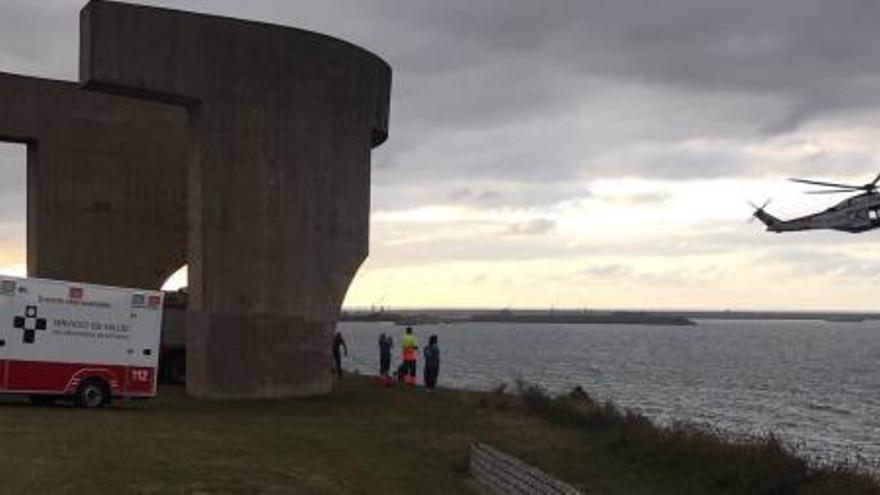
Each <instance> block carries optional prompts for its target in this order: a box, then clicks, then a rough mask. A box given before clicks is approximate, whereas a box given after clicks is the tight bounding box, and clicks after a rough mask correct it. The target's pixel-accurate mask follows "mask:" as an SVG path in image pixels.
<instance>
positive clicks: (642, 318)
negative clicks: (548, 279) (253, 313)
mask: <svg viewBox="0 0 880 495" xmlns="http://www.w3.org/2000/svg"><path fill="white" fill-rule="evenodd" d="M339 319H340V321H361V322H364V321H376V322H389V323H395V324H398V325H430V324H447V323H475V322H476V323H490V322H494V323H536V324H553V323H557V324H561V323H573V324H609V325H614V324H632V325H695V324H696V323H695V322H694V320H801V321H826V322H833V323H858V322H864V321H875V320H880V313H856V312H812V311H666V310H658V311H610V310H534V309H504V310H487V309H474V310H467V309H405V310H394V311H391V310H378V311H375V310H345V311H343V312H342V313H341V314H340V318H339Z"/></svg>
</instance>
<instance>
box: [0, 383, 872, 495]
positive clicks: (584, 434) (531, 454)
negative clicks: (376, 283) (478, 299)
mask: <svg viewBox="0 0 880 495" xmlns="http://www.w3.org/2000/svg"><path fill="white" fill-rule="evenodd" d="M529 397H530V398H529V399H528V400H520V399H514V398H512V397H510V396H509V395H499V394H481V393H471V392H460V391H449V390H442V391H438V392H436V393H427V392H425V391H423V390H403V389H383V388H378V387H376V386H374V385H373V384H372V383H371V382H370V381H369V380H367V379H365V378H359V377H350V378H346V379H345V380H343V382H342V383H341V384H340V385H339V387H338V388H337V390H335V391H334V393H332V394H330V395H327V396H324V397H316V398H310V399H300V400H285V401H257V402H250V401H248V402H245V401H242V402H233V401H217V402H215V401H198V400H193V399H189V398H187V397H185V396H184V395H183V391H182V390H181V389H179V388H168V389H164V390H163V391H162V395H161V397H160V398H158V399H157V400H154V401H151V402H147V403H127V402H123V403H120V404H119V405H115V406H114V407H112V408H110V409H104V410H97V411H86V410H78V409H74V408H71V407H65V406H63V405H61V406H56V407H33V406H31V405H29V404H27V403H26V402H24V401H22V400H21V399H20V398H15V397H6V398H2V399H0V492H2V493H96V492H98V493H110V492H112V493H192V492H202V493H206V492H207V493H214V492H223V493H230V492H233V493H241V492H244V493H289V492H292V493H406V492H416V493H419V495H424V494H428V493H467V492H468V490H469V485H468V484H467V462H468V447H469V444H470V443H471V442H473V441H476V440H479V441H484V442H487V443H489V444H492V445H494V446H496V447H498V448H500V449H502V450H504V451H507V452H509V453H511V454H514V455H517V456H519V457H521V458H523V459H525V460H527V461H528V462H531V463H533V464H536V465H538V466H539V467H541V468H542V469H544V470H545V471H548V472H550V473H552V474H555V475H557V476H559V477H561V478H563V479H565V480H566V481H569V482H571V483H573V484H575V485H576V486H578V487H579V488H581V489H582V490H583V491H584V492H586V493H630V494H643V493H644V494H648V493H651V494H654V493H659V494H664V493H669V494H672V493H718V489H717V486H713V485H712V484H711V482H710V481H711V480H709V481H707V478H706V477H705V476H700V475H699V474H700V473H694V472H693V471H694V469H693V468H690V467H688V466H684V467H683V466H681V465H679V464H677V463H658V462H653V461H651V460H650V456H648V458H649V459H648V460H647V461H646V460H645V455H639V456H635V455H631V452H629V451H627V450H626V449H624V451H623V453H621V447H620V442H621V430H620V428H619V427H618V426H615V425H610V424H609V425H602V426H601V427H597V425H596V424H592V423H590V424H580V423H579V421H580V420H578V419H577V418H576V417H575V419H574V420H572V417H573V416H571V415H572V414H575V416H576V415H577V414H579V413H572V410H571V409H569V408H568V406H566V405H563V406H558V407H557V405H555V404H556V402H554V401H552V400H550V399H546V398H542V397H540V396H529ZM545 399H546V400H550V402H543V401H544V400H545ZM696 466H698V468H697V469H700V468H699V466H700V464H699V463H697V464H696ZM798 491H800V490H799V489H798ZM731 493H735V491H731ZM774 493H775V492H774ZM780 493H784V492H780ZM807 493H812V492H807ZM866 493H867V492H866Z"/></svg>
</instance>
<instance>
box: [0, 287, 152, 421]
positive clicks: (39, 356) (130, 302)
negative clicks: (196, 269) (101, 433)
mask: <svg viewBox="0 0 880 495" xmlns="http://www.w3.org/2000/svg"><path fill="white" fill-rule="evenodd" d="M162 298H163V295H162V293H161V292H159V291H149V290H137V289H124V288H119V287H107V286H101V285H91V284H82V283H75V282H62V281H56V280H43V279H35V278H17V277H8V276H0V394H25V395H28V396H29V397H30V398H31V401H32V402H34V403H38V404H47V403H51V402H53V401H54V400H56V399H72V400H73V401H74V403H75V404H76V405H78V406H80V407H86V408H91V407H101V406H105V405H108V404H110V402H111V400H113V399H115V398H126V397H128V398H147V397H154V396H155V395H156V374H157V368H158V359H159V338H160V331H161V326H162V302H163V301H162Z"/></svg>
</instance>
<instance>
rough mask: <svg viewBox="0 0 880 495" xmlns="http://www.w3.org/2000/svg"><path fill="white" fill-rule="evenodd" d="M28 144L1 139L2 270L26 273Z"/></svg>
mask: <svg viewBox="0 0 880 495" xmlns="http://www.w3.org/2000/svg"><path fill="white" fill-rule="evenodd" d="M27 157H28V154H27V145H26V144H22V143H13V142H5V141H0V198H2V204H3V208H2V209H0V274H3V275H13V276H17V277H24V276H26V275H27Z"/></svg>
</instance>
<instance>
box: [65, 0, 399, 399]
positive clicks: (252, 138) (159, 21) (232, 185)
mask: <svg viewBox="0 0 880 495" xmlns="http://www.w3.org/2000/svg"><path fill="white" fill-rule="evenodd" d="M81 43H82V46H81V67H80V69H81V73H80V76H81V81H82V83H84V84H85V85H86V87H88V88H91V89H94V90H99V91H111V92H117V93H121V94H126V95H131V96H136V97H140V98H146V99H155V100H159V101H168V102H174V103H178V104H181V105H183V106H185V107H186V108H187V110H188V114H189V131H188V132H189V136H188V145H189V152H188V159H187V167H188V171H189V178H188V209H189V290H190V301H189V313H188V324H187V325H188V332H189V335H188V343H187V387H188V389H189V391H190V392H191V393H192V394H194V395H196V396H203V397H236V398H246V397H283V396H294V395H308V394H316V393H322V392H327V391H329V390H330V387H331V375H330V372H329V351H330V340H331V335H332V330H333V328H334V326H335V323H336V318H337V315H338V312H339V309H340V306H341V304H342V300H343V298H344V296H345V292H346V291H347V289H348V285H349V284H350V282H351V280H352V278H353V276H354V274H355V272H356V270H357V268H358V267H359V266H360V264H361V263H362V262H363V260H364V259H365V257H366V255H367V242H368V228H369V222H368V217H369V184H370V150H371V148H372V147H373V146H377V145H379V144H381V143H382V142H383V141H384V140H385V138H386V136H387V124H388V104H389V94H390V83H391V70H390V68H389V67H388V65H387V64H386V63H385V62H383V61H382V60H381V59H379V58H378V57H376V56H375V55H373V54H371V53H369V52H367V51H365V50H362V49H360V48H358V47H356V46H354V45H351V44H348V43H346V42H343V41H340V40H337V39H333V38H329V37H326V36H322V35H318V34H315V33H311V32H306V31H301V30H296V29H291V28H285V27H279V26H273V25H268V24H260V23H253V22H245V21H239V20H233V19H226V18H220V17H214V16H206V15H196V14H190V13H184V12H178V11H172V10H163V9H154V8H147V7H140V6H133V5H127V4H121V3H116V2H106V1H100V2H98V1H95V2H91V3H89V4H88V5H87V6H86V8H85V9H84V10H83V12H82V35H81Z"/></svg>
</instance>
